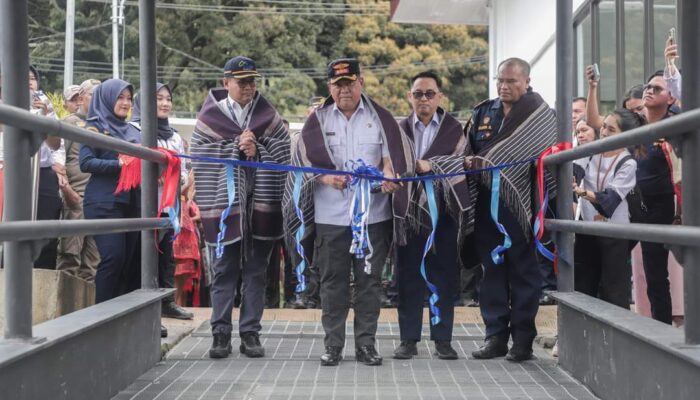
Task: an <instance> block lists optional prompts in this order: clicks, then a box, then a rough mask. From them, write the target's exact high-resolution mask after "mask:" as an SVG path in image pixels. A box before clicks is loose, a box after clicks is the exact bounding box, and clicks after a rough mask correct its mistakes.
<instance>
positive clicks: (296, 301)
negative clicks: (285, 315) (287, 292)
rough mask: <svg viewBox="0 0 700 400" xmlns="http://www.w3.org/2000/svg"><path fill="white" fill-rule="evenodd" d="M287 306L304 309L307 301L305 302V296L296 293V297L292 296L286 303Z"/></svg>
mask: <svg viewBox="0 0 700 400" xmlns="http://www.w3.org/2000/svg"><path fill="white" fill-rule="evenodd" d="M284 307H285V308H291V309H293V310H303V309H305V308H306V303H305V302H304V297H303V295H301V294H300V293H295V294H294V297H292V298H290V299H289V300H288V301H287V302H286V303H285V305H284Z"/></svg>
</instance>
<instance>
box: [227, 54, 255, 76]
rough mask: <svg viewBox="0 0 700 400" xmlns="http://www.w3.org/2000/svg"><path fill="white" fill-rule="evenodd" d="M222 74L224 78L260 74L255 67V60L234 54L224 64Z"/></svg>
mask: <svg viewBox="0 0 700 400" xmlns="http://www.w3.org/2000/svg"><path fill="white" fill-rule="evenodd" d="M224 76H225V77H226V78H238V79H243V78H251V77H253V78H259V77H260V74H259V73H258V71H257V70H256V68H255V61H253V60H251V59H250V58H248V57H243V56H236V57H233V58H232V59H230V60H228V61H226V65H224Z"/></svg>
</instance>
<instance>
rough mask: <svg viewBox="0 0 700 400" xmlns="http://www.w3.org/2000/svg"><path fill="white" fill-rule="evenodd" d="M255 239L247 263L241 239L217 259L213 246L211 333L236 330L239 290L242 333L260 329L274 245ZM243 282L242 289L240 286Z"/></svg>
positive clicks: (240, 331)
mask: <svg viewBox="0 0 700 400" xmlns="http://www.w3.org/2000/svg"><path fill="white" fill-rule="evenodd" d="M252 240H253V246H252V247H253V248H252V251H251V254H249V255H248V256H247V259H246V260H245V262H243V260H242V257H241V251H242V248H241V246H243V244H242V243H241V241H238V242H235V243H231V244H227V245H226V246H224V254H223V255H222V257H221V258H216V255H215V251H214V247H209V248H208V250H209V251H210V255H211V260H212V266H211V270H212V272H213V277H212V281H211V304H212V311H211V332H212V333H224V334H230V333H231V331H232V329H233V323H232V317H231V313H232V312H233V305H234V304H233V303H234V299H235V297H236V294H237V292H239V291H240V294H241V306H240V307H241V309H240V316H239V318H238V331H239V333H241V334H243V333H247V332H260V330H261V329H262V326H261V324H260V319H261V318H262V314H263V310H264V309H265V273H266V272H267V266H268V264H269V262H270V253H271V252H272V248H273V245H274V241H272V240H257V239H252ZM239 281H240V282H241V286H240V289H239V287H238V283H239Z"/></svg>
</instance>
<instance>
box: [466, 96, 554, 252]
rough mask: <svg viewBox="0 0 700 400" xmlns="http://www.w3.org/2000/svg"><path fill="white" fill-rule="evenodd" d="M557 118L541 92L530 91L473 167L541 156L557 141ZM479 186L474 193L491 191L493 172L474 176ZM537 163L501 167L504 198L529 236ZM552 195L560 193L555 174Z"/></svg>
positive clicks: (530, 232)
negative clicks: (535, 166) (485, 190)
mask: <svg viewBox="0 0 700 400" xmlns="http://www.w3.org/2000/svg"><path fill="white" fill-rule="evenodd" d="M556 125H557V124H556V117H555V116H554V112H553V111H552V110H551V109H550V108H549V106H548V105H547V103H545V101H544V100H542V97H540V95H539V94H537V93H535V92H528V93H527V94H525V95H524V96H523V97H521V98H520V100H519V101H518V102H517V103H515V104H513V108H512V109H511V111H510V112H509V113H508V115H507V116H506V117H505V119H504V120H503V125H502V127H501V130H500V131H499V132H498V135H497V136H496V137H495V138H494V139H493V140H492V141H491V142H490V143H488V144H487V145H486V146H485V147H484V148H483V149H481V151H479V153H477V154H476V155H475V156H474V159H473V162H472V168H473V169H479V168H486V167H490V166H495V165H499V164H507V163H511V162H514V161H520V160H525V159H528V158H531V157H536V156H539V155H540V154H541V153H542V152H543V151H544V150H546V149H547V148H549V147H551V146H553V145H554V144H555V143H556V140H557V127H556ZM473 176H474V178H475V180H476V182H478V183H479V185H472V186H471V192H472V196H474V195H476V190H477V186H480V187H479V189H481V190H483V189H484V188H486V189H488V190H489V191H490V190H491V173H490V172H483V173H480V174H476V175H473ZM534 178H535V174H534V164H520V165H517V166H514V167H509V168H504V169H502V170H501V187H500V198H501V201H502V202H503V203H504V204H505V206H506V207H508V209H509V210H510V211H511V212H512V213H513V215H515V217H516V218H517V220H518V222H519V224H520V227H521V229H522V230H523V233H524V234H525V237H527V238H530V239H531V238H532V229H531V227H530V226H531V223H532V218H533V212H534V210H533V204H534V197H535V196H534V192H533V188H534V185H533V184H534ZM547 187H548V188H549V193H550V197H554V195H555V192H556V187H555V182H554V180H553V179H552V176H551V174H549V173H548V174H547ZM535 206H537V205H535Z"/></svg>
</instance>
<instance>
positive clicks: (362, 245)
mask: <svg viewBox="0 0 700 400" xmlns="http://www.w3.org/2000/svg"><path fill="white" fill-rule="evenodd" d="M346 167H348V168H349V169H351V170H352V172H353V173H354V174H356V175H353V177H352V179H351V180H350V182H348V186H350V187H352V188H353V189H354V191H355V194H354V196H353V198H352V203H351V204H350V217H351V225H350V228H351V230H352V243H351V244H350V253H352V254H354V255H355V258H358V259H365V268H364V271H365V273H366V274H371V273H372V265H371V264H370V262H369V258H370V256H371V255H372V248H371V244H370V243H369V232H368V230H367V226H368V225H369V213H370V195H371V193H372V192H373V191H374V190H376V189H377V188H378V187H379V186H381V182H380V181H378V180H376V179H372V178H373V177H377V178H382V177H384V174H383V173H382V172H381V171H379V170H378V169H377V167H374V166H372V165H367V164H365V162H364V161H363V160H361V159H359V160H357V161H352V160H351V161H348V163H347V164H346Z"/></svg>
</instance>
